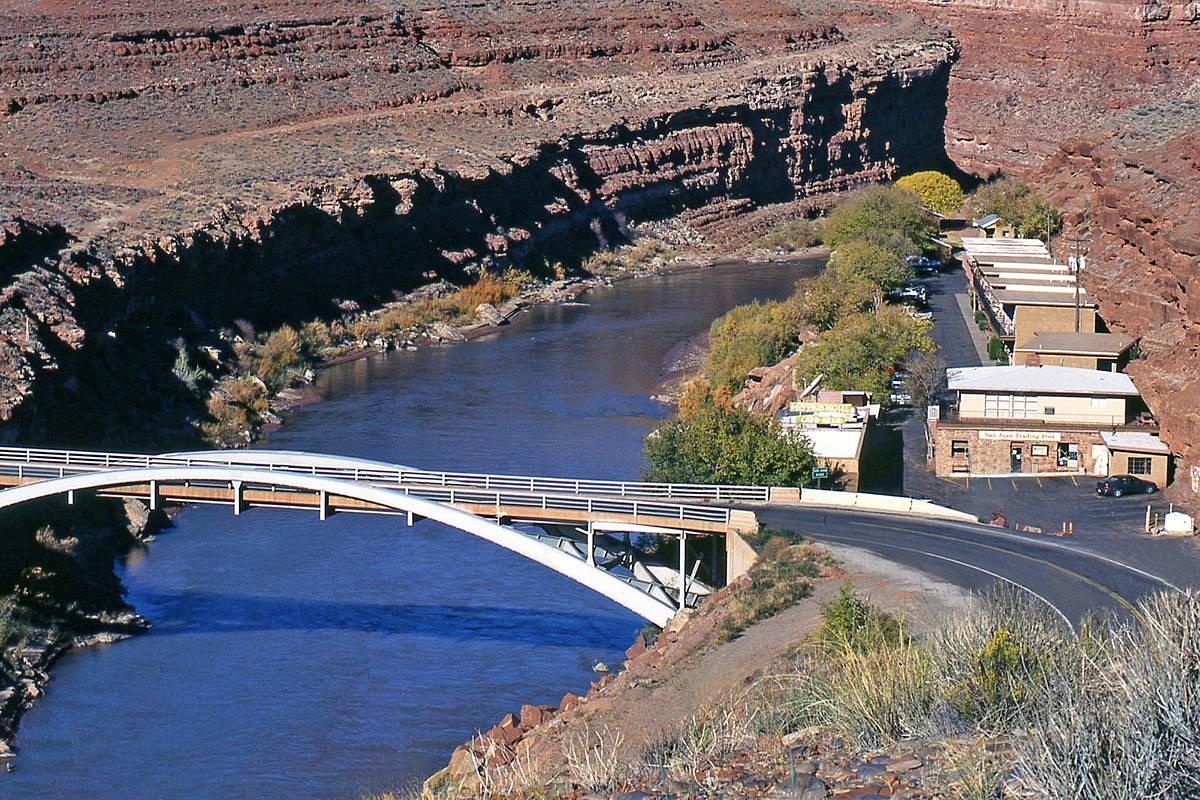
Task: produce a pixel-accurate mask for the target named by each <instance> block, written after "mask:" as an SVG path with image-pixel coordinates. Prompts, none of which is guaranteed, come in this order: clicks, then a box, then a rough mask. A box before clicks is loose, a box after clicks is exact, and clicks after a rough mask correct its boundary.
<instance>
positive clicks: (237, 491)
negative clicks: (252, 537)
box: [229, 481, 245, 517]
mask: <svg viewBox="0 0 1200 800" xmlns="http://www.w3.org/2000/svg"><path fill="white" fill-rule="evenodd" d="M229 488H230V490H232V493H233V515H234V516H235V517H240V516H241V515H242V508H243V507H244V506H245V500H244V498H243V496H242V482H241V481H230V482H229Z"/></svg>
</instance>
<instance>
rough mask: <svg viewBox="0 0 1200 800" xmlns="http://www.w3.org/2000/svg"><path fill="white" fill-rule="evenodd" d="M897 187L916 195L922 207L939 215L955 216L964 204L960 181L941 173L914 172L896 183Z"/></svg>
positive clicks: (930, 171)
mask: <svg viewBox="0 0 1200 800" xmlns="http://www.w3.org/2000/svg"><path fill="white" fill-rule="evenodd" d="M896 185H897V186H899V187H900V188H902V189H907V190H908V191H910V192H912V193H913V194H915V195H916V196H917V198H918V199H920V201H921V205H923V206H925V207H926V208H928V209H929V210H930V211H936V212H938V213H939V214H953V213H954V212H956V211H958V209H959V208H961V207H962V204H963V191H962V187H961V186H959V185H958V181H956V180H954V178H951V177H950V176H949V175H946V174H944V173H941V172H934V171H932V170H929V171H926V172H914V173H913V174H912V175H906V176H905V177H903V178H901V179H900V180H898V181H896Z"/></svg>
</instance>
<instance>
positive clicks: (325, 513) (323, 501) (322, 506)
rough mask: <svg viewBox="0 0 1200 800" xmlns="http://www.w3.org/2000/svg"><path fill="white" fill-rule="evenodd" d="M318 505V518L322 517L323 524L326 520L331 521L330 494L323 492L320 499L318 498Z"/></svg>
mask: <svg viewBox="0 0 1200 800" xmlns="http://www.w3.org/2000/svg"><path fill="white" fill-rule="evenodd" d="M317 504H318V505H319V510H318V511H317V516H318V517H320V519H321V522H324V521H325V520H327V519H329V514H330V511H329V492H326V491H325V490H321V494H320V497H318V498H317Z"/></svg>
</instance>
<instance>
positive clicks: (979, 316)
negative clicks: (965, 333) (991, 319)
mask: <svg viewBox="0 0 1200 800" xmlns="http://www.w3.org/2000/svg"><path fill="white" fill-rule="evenodd" d="M975 324H976V325H978V326H979V330H981V331H982V330H984V329H986V328H987V317H985V316H984V315H983V312H982V311H976V312H975Z"/></svg>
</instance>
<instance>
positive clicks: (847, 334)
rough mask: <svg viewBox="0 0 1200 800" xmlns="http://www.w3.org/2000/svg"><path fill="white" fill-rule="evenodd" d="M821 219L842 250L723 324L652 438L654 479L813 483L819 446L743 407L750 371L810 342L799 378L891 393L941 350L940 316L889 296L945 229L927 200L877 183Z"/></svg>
mask: <svg viewBox="0 0 1200 800" xmlns="http://www.w3.org/2000/svg"><path fill="white" fill-rule="evenodd" d="M816 225H817V222H816V221H813V220H802V221H799V222H795V223H784V224H783V225H781V226H779V227H777V228H776V229H774V230H773V231H772V232H771V233H769V234H768V235H767V237H764V239H769V240H770V241H771V242H772V243H773V244H774V245H775V246H779V245H780V244H782V243H785V242H788V241H795V240H796V239H795V238H794V237H802V238H801V239H800V241H803V242H804V243H805V244H809V243H811V241H812V239H811V238H809V237H811V236H812V235H814V234H813V231H814V227H815V226H816ZM820 227H821V234H820V235H821V238H822V239H823V241H824V242H825V244H826V245H828V246H830V247H831V248H833V252H832V254H831V256H830V258H829V263H828V265H827V267H826V269H825V271H824V272H823V273H822V274H821V276H820V277H818V278H816V279H814V280H811V281H805V282H801V283H798V284H797V286H796V290H795V291H794V292H793V294H792V295H791V296H790V297H788V298H787V299H785V300H781V301H774V302H767V303H751V304H749V305H744V306H739V307H737V308H734V309H732V310H731V311H730V312H729V313H727V314H725V315H724V316H722V317H721V318H719V319H717V320H716V321H715V322H713V324H712V327H711V329H710V331H709V351H708V354H707V356H706V357H705V360H704V365H703V369H702V373H701V375H700V377H699V378H697V379H695V380H694V381H692V383H691V384H689V386H688V387H687V388H686V389H685V392H684V397H683V398H682V399H681V401H680V406H679V411H678V413H677V414H676V415H675V416H673V417H671V418H670V419H668V420H666V421H665V422H664V423H663V424H662V425H660V426H659V427H658V428H657V429H656V431H655V432H654V433H653V434H652V435H651V436H650V437H649V438H648V440H647V443H646V449H645V458H646V462H647V468H646V470H645V476H646V477H647V478H648V479H650V480H663V481H679V482H683V481H692V482H701V483H734V482H743V481H745V480H746V479H747V478H748V477H751V476H758V477H759V478H760V479H765V480H766V481H767V482H772V483H774V484H775V485H788V486H802V485H804V484H805V482H806V481H807V480H808V476H809V475H810V474H811V473H810V467H811V466H813V464H814V463H815V462H814V460H813V457H812V452H811V449H810V448H809V447H808V445H807V444H806V443H805V442H804V441H802V440H794V439H787V438H784V437H780V436H778V433H779V430H778V424H777V423H776V422H775V421H773V420H767V419H761V418H759V417H757V416H756V415H753V414H747V413H746V412H744V411H742V410H740V409H737V408H736V407H734V406H733V404H732V401H731V397H732V393H733V392H734V391H736V390H737V389H738V388H739V387H740V386H741V385H742V384H743V382H744V381H745V380H746V375H747V374H748V373H749V372H750V371H751V370H753V369H755V368H757V367H761V366H766V365H768V364H773V363H776V362H777V361H779V360H780V359H782V358H784V357H785V356H787V355H789V354H790V353H793V352H795V351H796V350H797V348H799V355H798V360H797V363H796V368H795V375H796V379H797V383H798V384H799V383H800V381H801V380H803V381H804V382H807V381H810V380H812V379H813V378H815V377H817V376H818V375H820V376H822V381H821V385H822V386H823V387H824V388H827V389H860V390H865V391H868V392H872V393H873V394H874V395H875V396H877V397H886V396H887V395H888V386H889V382H890V379H891V373H892V370H893V368H894V367H895V366H896V365H897V364H900V363H902V362H904V361H905V360H906V359H908V358H911V357H913V356H914V355H916V354H930V353H932V352H933V351H934V350H935V349H936V348H935V345H934V343H933V340H932V338H931V337H930V335H929V331H930V328H931V323H930V322H928V321H927V320H921V319H916V318H914V317H913V316H911V315H910V314H909V313H908V312H907V311H906V310H905V309H904V308H902V307H899V306H894V305H889V304H887V303H885V302H884V299H885V296H886V295H887V293H888V292H890V291H892V290H894V289H896V288H897V287H899V286H901V285H903V284H904V282H905V281H907V280H909V279H910V278H911V277H912V269H911V267H910V266H909V265H908V262H907V260H906V257H907V256H908V255H910V254H912V253H914V252H921V251H922V250H924V248H925V247H926V242H927V241H928V239H929V237H930V236H931V235H933V234H934V233H936V228H935V227H934V225H933V223H932V221H931V220H930V218H929V215H928V214H926V213H925V212H924V211H922V210H921V208H920V206H919V204H918V200H917V198H916V196H915V195H914V194H912V193H911V192H909V191H907V190H905V189H902V188H899V187H896V186H881V187H875V188H871V189H866V190H864V191H861V192H858V193H856V194H854V195H851V196H850V197H848V198H847V199H846V200H844V201H842V202H841V203H840V204H838V205H837V206H836V207H835V208H834V209H833V211H832V212H831V213H830V214H829V216H828V217H827V218H826V219H825V220H824V222H823V223H822V224H821V225H820ZM760 241H763V240H760ZM775 439H781V440H782V443H778V442H775V441H774V440H775ZM752 441H753V442H754V443H755V444H754V446H751V442H752ZM735 443H737V444H735ZM739 446H740V447H739ZM759 482H762V481H761V480H760V481H759Z"/></svg>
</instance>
